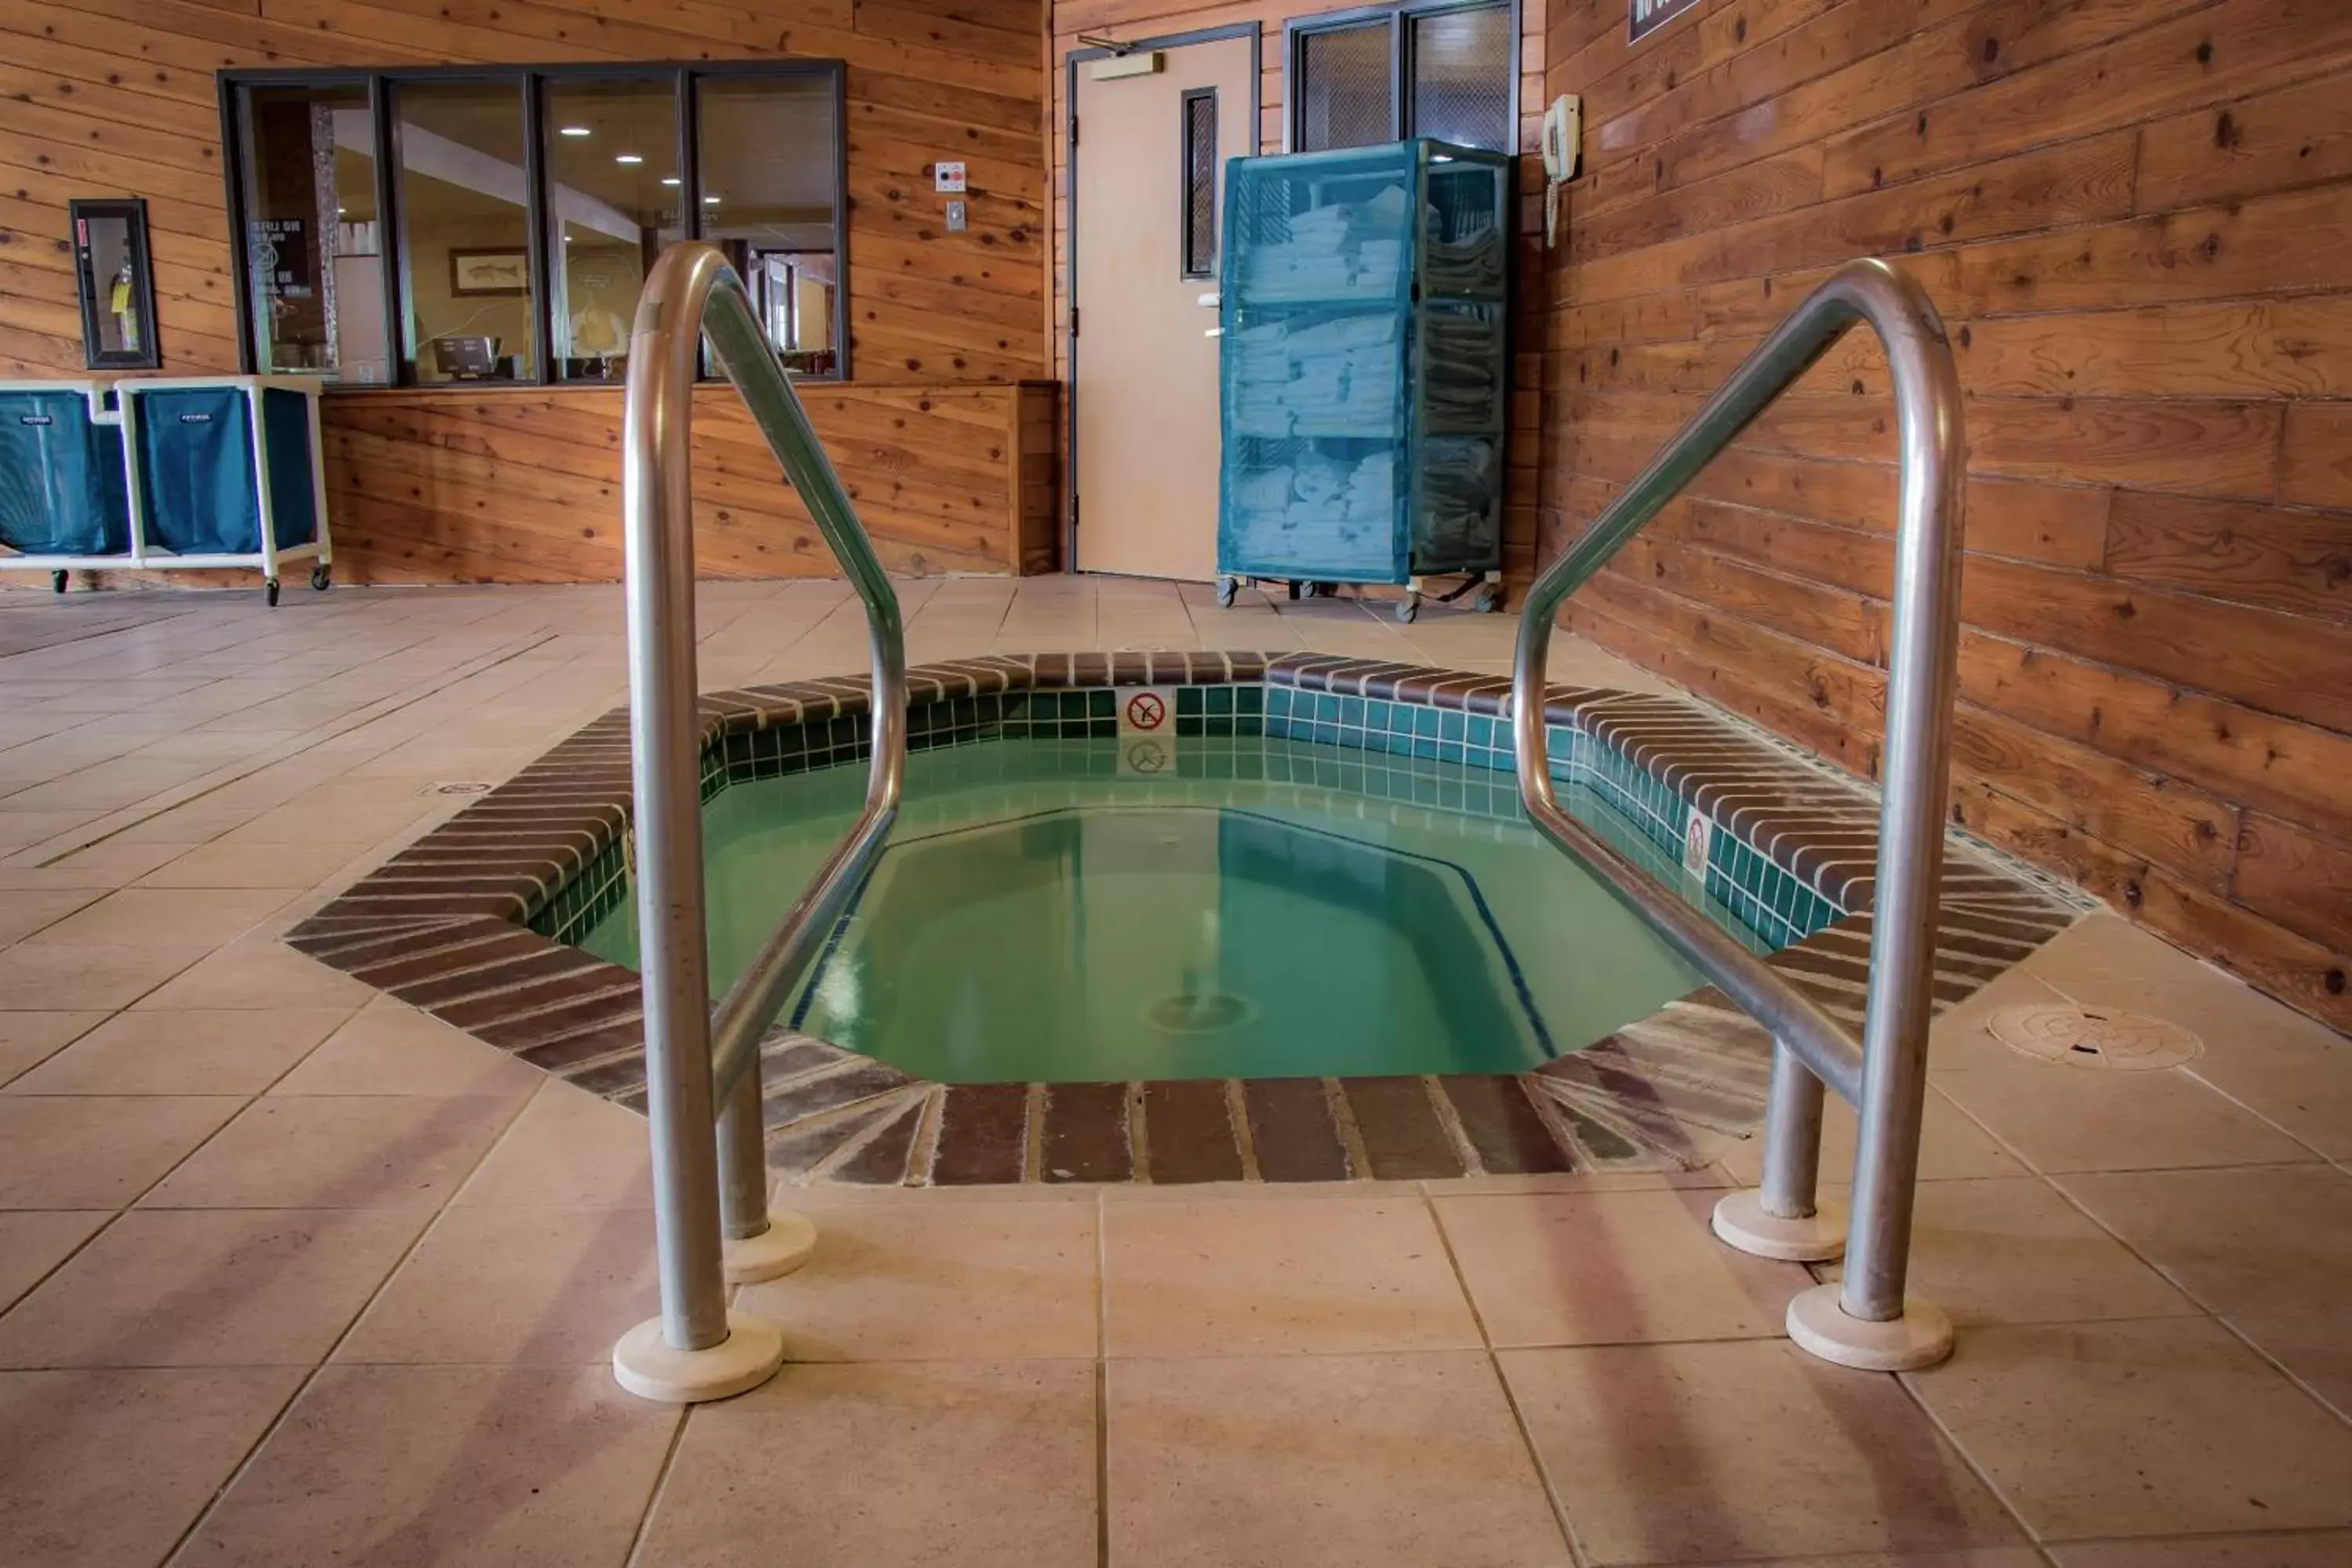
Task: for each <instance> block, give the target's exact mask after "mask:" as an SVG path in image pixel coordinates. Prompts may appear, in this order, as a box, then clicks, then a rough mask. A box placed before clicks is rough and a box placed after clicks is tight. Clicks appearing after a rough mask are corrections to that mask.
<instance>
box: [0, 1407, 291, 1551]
mask: <svg viewBox="0 0 2352 1568" xmlns="http://www.w3.org/2000/svg"><path fill="white" fill-rule="evenodd" d="M301 1377H302V1374H301V1373H299V1371H297V1370H295V1369H293V1368H291V1367H225V1368H191V1369H183V1368H172V1369H163V1368H145V1369H142V1370H139V1371H120V1372H100V1371H89V1372H8V1373H0V1431H5V1432H7V1433H10V1434H12V1436H11V1439H10V1441H9V1443H8V1445H7V1449H6V1455H5V1458H0V1542H7V1545H6V1547H5V1552H6V1554H7V1556H8V1558H9V1560H10V1561H11V1562H15V1563H24V1564H26V1565H27V1568H31V1565H33V1564H38V1568H126V1565H127V1564H132V1563H159V1562H161V1561H162V1560H163V1556H164V1554H165V1553H166V1552H169V1551H171V1549H172V1545H173V1542H176V1541H178V1540H179V1538H180V1535H181V1533H182V1532H183V1531H185V1530H186V1529H187V1528H188V1526H189V1525H190V1524H191V1523H193V1522H194V1520H195V1518H196V1515H197V1514H198V1513H199V1512H200V1511H201V1510H203V1509H204V1507H205V1504H206V1503H208V1502H210V1501H211V1500H212V1497H213V1493H214V1491H215V1489H217V1488H218V1487H219V1486H220V1484H221V1483H222V1482H223V1481H225V1480H226V1479H228V1477H229V1474H230V1472H231V1471H233V1470H234V1469H236V1466H237V1464H238V1462H239V1461H240V1460H242V1459H243V1458H245V1456H246V1453H247V1450H249V1449H250V1448H251V1447H253V1445H254V1443H255V1442H256V1441H257V1440H258V1439H259V1438H260V1436H261V1434H262V1432H263V1431H264V1430H265V1429H266V1428H267V1427H268V1425H269V1422H270V1418H271V1417H272V1416H274V1415H277V1414H278V1411H279V1409H281V1408H282V1407H283V1406H284V1405H285V1404H286V1401H287V1400H288V1399H289V1398H291V1397H292V1396H293V1393H294V1389H295V1385H296V1384H299V1382H300V1381H301ZM35 1434H37V1440H24V1441H19V1440H17V1439H19V1438H26V1439H30V1438H32V1437H33V1436H34V1435H35Z"/></svg>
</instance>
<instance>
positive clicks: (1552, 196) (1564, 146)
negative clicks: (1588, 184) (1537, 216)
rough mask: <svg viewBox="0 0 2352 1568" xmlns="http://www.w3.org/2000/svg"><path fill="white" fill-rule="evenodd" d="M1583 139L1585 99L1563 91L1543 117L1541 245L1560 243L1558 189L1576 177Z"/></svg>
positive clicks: (1546, 247)
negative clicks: (1542, 227)
mask: <svg viewBox="0 0 2352 1568" xmlns="http://www.w3.org/2000/svg"><path fill="white" fill-rule="evenodd" d="M1583 141H1584V100H1582V99H1580V98H1579V97H1578V96H1577V95H1576V94H1574V93H1572V92H1564V93H1562V94H1560V95H1559V97H1558V98H1555V99H1553V100H1551V107H1550V108H1549V109H1547V110H1544V117H1543V165H1544V248H1545V249H1547V250H1549V249H1550V248H1551V247H1553V246H1555V245H1557V244H1559V188H1560V186H1562V185H1564V184H1567V183H1568V182H1569V181H1570V180H1572V179H1574V178H1576V156H1577V150H1578V148H1579V147H1580V145H1581V144H1582V143H1583Z"/></svg>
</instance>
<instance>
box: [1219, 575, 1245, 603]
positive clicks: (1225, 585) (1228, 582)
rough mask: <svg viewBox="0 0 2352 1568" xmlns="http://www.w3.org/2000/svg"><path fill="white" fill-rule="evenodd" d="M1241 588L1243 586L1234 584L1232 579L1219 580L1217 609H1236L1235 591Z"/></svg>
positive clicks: (1222, 578)
mask: <svg viewBox="0 0 2352 1568" xmlns="http://www.w3.org/2000/svg"><path fill="white" fill-rule="evenodd" d="M1239 586H1241V584H1238V583H1236V582H1234V580H1233V579H1232V578H1231V577H1220V578H1218V579H1217V608H1219V609H1221V610H1230V609H1232V608H1233V607H1234V589H1236V588H1238V587H1239Z"/></svg>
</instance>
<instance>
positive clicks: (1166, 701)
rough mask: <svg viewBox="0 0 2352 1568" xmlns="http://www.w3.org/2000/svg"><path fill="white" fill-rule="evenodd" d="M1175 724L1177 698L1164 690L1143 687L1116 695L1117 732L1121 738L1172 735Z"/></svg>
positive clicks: (1167, 690)
mask: <svg viewBox="0 0 2352 1568" xmlns="http://www.w3.org/2000/svg"><path fill="white" fill-rule="evenodd" d="M1175 720H1176V694H1175V692H1173V691H1172V690H1170V689H1167V688H1165V687H1159V686H1143V687H1137V688H1135V689H1130V690H1127V691H1122V692H1120V693H1119V701H1118V732H1119V733H1120V734H1122V735H1172V734H1174V733H1175V732H1176V723H1175Z"/></svg>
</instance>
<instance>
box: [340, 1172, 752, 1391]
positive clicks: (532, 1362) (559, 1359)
mask: <svg viewBox="0 0 2352 1568" xmlns="http://www.w3.org/2000/svg"><path fill="white" fill-rule="evenodd" d="M660 1308H661V1300H660V1295H659V1291H658V1289H657V1287H656V1274H655V1270H654V1228H653V1215H652V1211H650V1210H647V1209H613V1208H602V1209H455V1210H452V1211H450V1212H449V1213H447V1214H446V1215H442V1216H441V1218H440V1219H439V1220H437V1221H436V1222H435V1224H434V1226H433V1228H432V1229H431V1230H429V1231H427V1232H426V1233H425V1238H424V1240H422V1241H420V1242H419V1243H418V1244H417V1246H416V1250H415V1253H414V1254H413V1255H411V1257H410V1258H409V1259H408V1261H407V1262H405V1263H404V1264H402V1265H401V1268H400V1271H399V1272H398V1273H397V1274H394V1276H393V1278H392V1280H391V1282H390V1283H389V1284H387V1285H386V1286H385V1287H384V1288H383V1291H382V1292H381V1293H380V1294H379V1295H378V1296H377V1297H376V1299H375V1300H374V1302H373V1304H371V1305H370V1306H369V1308H368V1310H367V1312H366V1314H365V1315H364V1316H363V1317H362V1318H361V1319H360V1321H359V1324H358V1326H357V1327H355V1328H354V1329H352V1332H351V1336H350V1337H349V1338H348V1339H347V1340H345V1341H344V1342H343V1344H342V1345H341V1347H340V1348H339V1349H338V1350H337V1351H336V1352H335V1359H336V1360H338V1361H349V1362H371V1363H412V1364H415V1363H476V1364H481V1365H491V1366H553V1365H580V1366H593V1365H600V1364H603V1363H607V1362H609V1361H610V1360H611V1359H612V1354H613V1344H614V1342H615V1341H616V1340H618V1339H619V1338H620V1337H621V1336H622V1335H623V1334H624V1333H625V1332H627V1331H629V1329H630V1328H631V1327H633V1326H634V1325H635V1324H637V1323H639V1322H642V1321H645V1320H646V1319H647V1318H649V1317H652V1316H653V1315H654V1314H655V1313H656V1312H657V1311H659V1310H660ZM786 1321H789V1319H788V1320H786Z"/></svg>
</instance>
